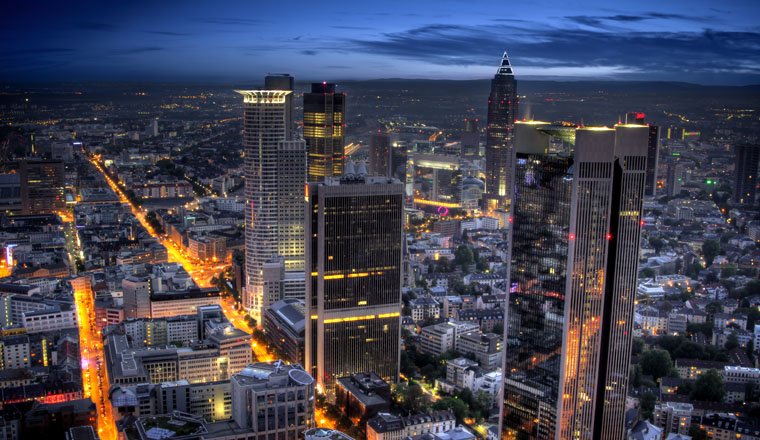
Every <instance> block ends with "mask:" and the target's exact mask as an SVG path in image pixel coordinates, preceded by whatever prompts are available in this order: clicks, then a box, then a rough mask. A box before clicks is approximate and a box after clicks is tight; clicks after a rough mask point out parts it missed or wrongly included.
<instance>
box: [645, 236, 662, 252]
mask: <svg viewBox="0 0 760 440" xmlns="http://www.w3.org/2000/svg"><path fill="white" fill-rule="evenodd" d="M649 244H650V245H652V247H653V248H654V250H655V252H657V253H658V254H659V253H660V251H661V250H662V248H663V247H664V246H665V240H663V239H662V238H660V237H651V238H650V239H649Z"/></svg>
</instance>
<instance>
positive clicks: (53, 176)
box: [19, 159, 66, 214]
mask: <svg viewBox="0 0 760 440" xmlns="http://www.w3.org/2000/svg"><path fill="white" fill-rule="evenodd" d="M19 174H20V175H21V211H22V213H23V214H54V213H56V212H60V211H63V210H65V209H66V199H65V198H64V191H65V189H66V172H65V170H64V167H63V161H60V160H29V159H23V160H22V161H21V162H20V163H19Z"/></svg>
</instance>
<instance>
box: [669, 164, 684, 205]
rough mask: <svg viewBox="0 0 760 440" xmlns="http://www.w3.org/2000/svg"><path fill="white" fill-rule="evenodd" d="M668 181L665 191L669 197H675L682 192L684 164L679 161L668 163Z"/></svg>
mask: <svg viewBox="0 0 760 440" xmlns="http://www.w3.org/2000/svg"><path fill="white" fill-rule="evenodd" d="M666 178H667V181H666V183H665V193H666V195H667V196H668V197H675V196H677V195H678V194H680V193H681V184H682V183H683V165H682V164H680V163H678V162H671V163H669V164H668V174H667V175H666Z"/></svg>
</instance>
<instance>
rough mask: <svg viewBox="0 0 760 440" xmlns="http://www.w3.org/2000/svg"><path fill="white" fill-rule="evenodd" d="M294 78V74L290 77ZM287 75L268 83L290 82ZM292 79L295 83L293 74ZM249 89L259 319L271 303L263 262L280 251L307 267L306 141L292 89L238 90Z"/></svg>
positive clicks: (250, 302) (251, 290)
mask: <svg viewBox="0 0 760 440" xmlns="http://www.w3.org/2000/svg"><path fill="white" fill-rule="evenodd" d="M287 78H290V77H287ZM287 78H285V77H283V78H280V77H277V78H276V79H278V81H273V80H270V77H267V83H268V84H270V86H272V87H288V82H287V81H285V80H286V79H287ZM290 79H291V81H290V82H289V84H290V86H292V78H290ZM237 92H238V93H240V94H241V95H243V103H244V108H245V111H244V129H243V146H244V150H245V161H244V168H245V175H246V179H245V197H246V206H247V207H246V210H245V228H246V234H245V237H246V238H245V243H246V245H245V249H246V270H245V274H246V278H247V280H246V281H247V282H246V288H245V292H244V295H243V303H244V306H245V308H246V309H247V310H248V311H249V312H251V314H252V315H253V317H254V318H255V319H256V320H257V322H261V312H262V310H263V308H265V307H266V306H267V305H268V304H265V301H264V294H263V290H264V287H263V265H264V263H265V262H267V261H268V260H270V259H271V258H272V257H273V256H275V255H280V256H282V257H283V258H284V259H285V267H286V270H295V271H298V270H302V268H303V240H304V238H303V237H304V236H303V226H302V224H303V223H302V222H303V218H302V217H303V214H302V213H303V188H304V184H305V182H306V146H305V144H304V142H303V141H295V140H293V134H292V126H293V114H292V113H293V110H292V96H291V93H292V89H284V90H282V89H264V90H238V91H237Z"/></svg>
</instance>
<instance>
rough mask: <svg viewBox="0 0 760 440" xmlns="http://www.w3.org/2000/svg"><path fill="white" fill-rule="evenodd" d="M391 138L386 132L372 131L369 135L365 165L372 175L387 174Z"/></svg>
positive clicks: (389, 165)
mask: <svg viewBox="0 0 760 440" xmlns="http://www.w3.org/2000/svg"><path fill="white" fill-rule="evenodd" d="M390 155H391V139H390V136H388V133H379V132H378V133H372V134H371V135H370V136H369V155H368V156H367V165H368V167H369V174H370V175H372V176H388V174H389V172H390V171H389V170H390V167H391V164H390Z"/></svg>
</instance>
